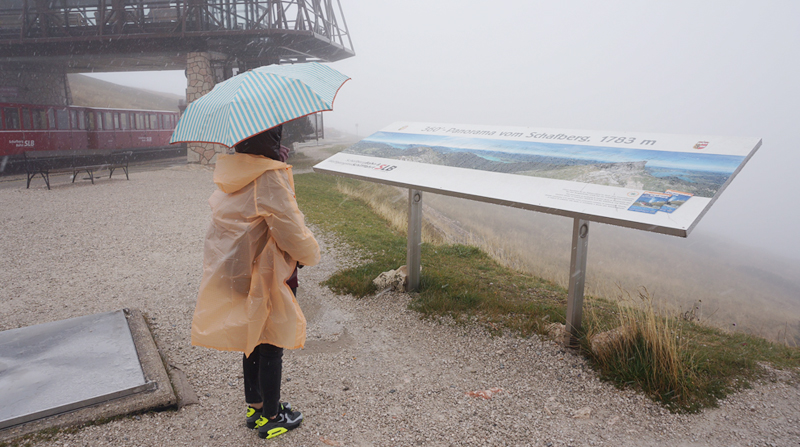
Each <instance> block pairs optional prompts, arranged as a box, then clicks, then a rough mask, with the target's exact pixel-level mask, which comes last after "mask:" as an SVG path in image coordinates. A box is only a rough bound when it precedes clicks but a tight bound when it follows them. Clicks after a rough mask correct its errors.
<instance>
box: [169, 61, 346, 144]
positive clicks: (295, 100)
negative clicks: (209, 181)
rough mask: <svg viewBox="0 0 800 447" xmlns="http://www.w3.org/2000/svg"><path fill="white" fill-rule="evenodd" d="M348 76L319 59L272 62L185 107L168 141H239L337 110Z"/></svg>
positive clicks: (232, 79) (213, 90)
mask: <svg viewBox="0 0 800 447" xmlns="http://www.w3.org/2000/svg"><path fill="white" fill-rule="evenodd" d="M348 79H350V78H349V77H347V76H345V75H343V74H342V73H339V72H338V71H336V70H334V69H333V68H330V67H328V66H325V65H322V64H319V63H317V62H309V63H305V64H296V65H268V66H265V67H259V68H256V69H254V70H250V71H246V72H244V73H242V74H239V75H237V76H234V77H232V78H230V79H228V80H227V81H225V82H221V83H219V84H217V85H216V86H215V87H214V88H213V89H212V90H211V91H210V92H208V93H207V94H206V95H205V96H203V97H202V98H200V99H198V100H196V101H194V102H192V103H191V104H189V106H188V107H187V108H186V111H184V113H183V116H181V119H180V120H179V121H178V125H177V126H176V127H175V131H174V132H173V133H172V138H171V139H170V141H169V142H170V143H187V142H203V143H219V144H224V145H225V146H228V147H233V146H234V145H236V143H238V142H240V141H242V140H245V139H247V138H249V137H251V136H253V135H256V134H258V133H261V132H263V131H265V130H267V129H271V128H273V127H275V126H277V125H279V124H283V123H285V122H288V121H291V120H293V119H296V118H300V117H302V116H306V115H310V114H312V113H315V112H322V111H325V110H333V100H334V98H335V97H336V93H337V92H338V91H339V88H340V87H341V86H342V84H344V83H345V81H347V80H348Z"/></svg>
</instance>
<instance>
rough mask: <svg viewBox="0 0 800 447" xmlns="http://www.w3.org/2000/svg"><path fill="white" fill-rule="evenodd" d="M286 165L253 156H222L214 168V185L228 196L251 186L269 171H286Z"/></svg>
mask: <svg viewBox="0 0 800 447" xmlns="http://www.w3.org/2000/svg"><path fill="white" fill-rule="evenodd" d="M287 167H289V165H287V164H286V163H283V162H280V161H277V160H273V159H271V158H267V157H261V156H259V155H252V154H240V153H236V154H220V155H218V156H217V166H216V167H215V168H214V183H216V184H217V187H218V188H219V189H220V190H221V191H222V192H224V193H226V194H232V193H234V192H236V191H239V190H240V189H242V188H244V187H245V186H247V185H248V184H250V183H251V182H252V181H253V180H255V179H257V178H258V177H260V176H261V175H262V174H263V173H265V172H267V171H272V170H277V169H286V168H287Z"/></svg>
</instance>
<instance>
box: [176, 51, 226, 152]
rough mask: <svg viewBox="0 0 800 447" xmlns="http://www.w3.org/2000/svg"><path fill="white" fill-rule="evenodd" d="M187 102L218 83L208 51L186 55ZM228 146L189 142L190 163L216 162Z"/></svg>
mask: <svg viewBox="0 0 800 447" xmlns="http://www.w3.org/2000/svg"><path fill="white" fill-rule="evenodd" d="M186 84H187V86H186V103H187V104H189V103H191V102H192V101H194V100H196V99H198V98H200V97H201V96H203V95H205V94H206V93H208V92H210V91H211V89H213V88H214V85H216V79H215V76H214V72H213V70H212V66H211V55H210V54H209V53H207V52H198V53H188V54H187V55H186ZM227 151H228V148H226V147H225V146H223V145H221V144H212V143H189V144H188V145H187V150H186V158H187V161H188V162H189V163H200V164H204V165H207V164H214V163H216V162H217V154H219V153H223V154H224V153H225V152H227Z"/></svg>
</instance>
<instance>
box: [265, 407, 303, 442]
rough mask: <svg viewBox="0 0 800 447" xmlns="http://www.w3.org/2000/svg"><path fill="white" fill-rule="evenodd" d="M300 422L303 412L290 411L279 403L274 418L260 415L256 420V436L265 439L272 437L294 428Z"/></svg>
mask: <svg viewBox="0 0 800 447" xmlns="http://www.w3.org/2000/svg"><path fill="white" fill-rule="evenodd" d="M301 422H303V413H300V412H299V411H292V410H291V409H289V408H286V407H285V406H283V404H281V408H280V409H279V410H278V415H277V416H275V419H268V418H267V417H266V416H264V415H262V416H261V417H260V418H259V419H258V420H257V421H256V427H258V437H259V438H266V439H270V438H274V437H276V436H279V435H282V434H284V433H286V432H287V431H289V430H294V429H295V428H297V427H299V426H300V423H301Z"/></svg>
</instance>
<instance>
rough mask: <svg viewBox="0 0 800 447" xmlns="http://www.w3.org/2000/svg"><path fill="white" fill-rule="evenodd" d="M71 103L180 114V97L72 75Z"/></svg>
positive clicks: (70, 79)
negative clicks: (168, 111)
mask: <svg viewBox="0 0 800 447" xmlns="http://www.w3.org/2000/svg"><path fill="white" fill-rule="evenodd" d="M69 87H70V90H71V91H72V103H73V105H76V106H88V107H109V108H121V109H143V110H173V111H177V110H178V101H179V100H181V99H184V98H183V97H181V96H178V95H171V94H169V93H161V92H153V91H148V90H142V89H138V88H133V87H126V86H124V85H119V84H114V83H111V82H107V81H102V80H100V79H95V78H92V77H89V76H85V75H81V74H70V75H69Z"/></svg>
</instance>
